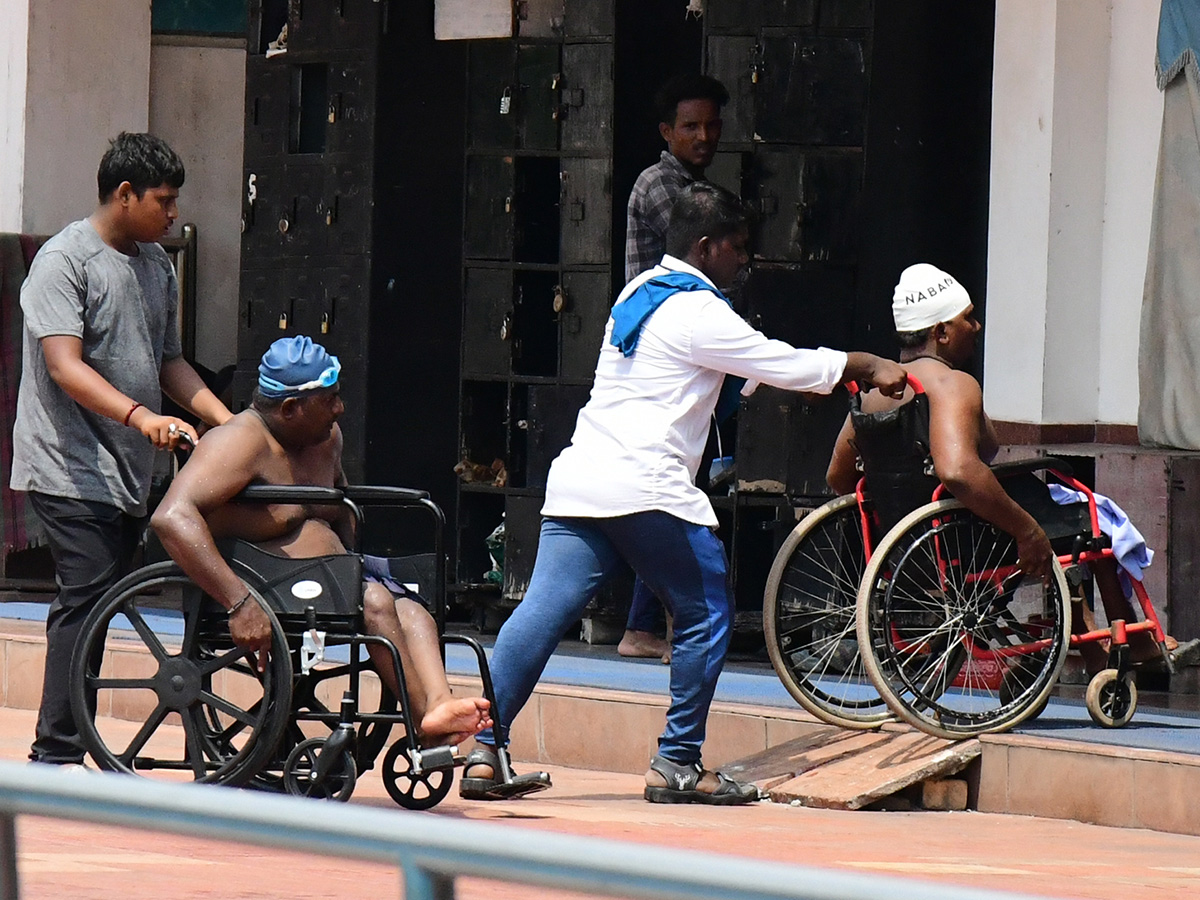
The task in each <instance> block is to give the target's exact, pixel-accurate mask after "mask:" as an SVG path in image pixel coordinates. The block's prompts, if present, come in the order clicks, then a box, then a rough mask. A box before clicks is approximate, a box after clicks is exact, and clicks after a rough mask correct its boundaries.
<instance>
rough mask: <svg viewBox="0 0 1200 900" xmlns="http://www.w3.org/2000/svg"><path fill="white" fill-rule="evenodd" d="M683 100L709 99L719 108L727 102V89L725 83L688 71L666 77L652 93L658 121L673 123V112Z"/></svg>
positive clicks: (667, 123)
mask: <svg viewBox="0 0 1200 900" xmlns="http://www.w3.org/2000/svg"><path fill="white" fill-rule="evenodd" d="M684 100H711V101H712V102H713V103H715V104H717V108H718V109H720V108H721V107H722V106H724V105H725V104H726V103H728V102H729V91H727V90H725V85H723V84H721V82H719V81H717V79H715V78H711V77H709V76H708V75H700V74H698V73H694V72H692V73H688V74H685V75H676V76H674V77H673V78H669V79H667V81H665V82H664V83H663V85H662V87H660V88H659V89H658V91H657V92H655V94H654V108H655V109H656V110H657V111H658V121H660V122H662V123H663V124H665V125H674V124H675V113H676V112H677V109H678V107H679V104H680V103H682V102H683V101H684Z"/></svg>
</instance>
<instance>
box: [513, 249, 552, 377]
mask: <svg viewBox="0 0 1200 900" xmlns="http://www.w3.org/2000/svg"><path fill="white" fill-rule="evenodd" d="M513 280H514V287H515V290H514V291H513V306H512V310H513V314H512V322H513V335H512V341H511V343H512V370H513V374H514V375H535V376H542V377H547V378H553V377H554V376H555V375H557V374H558V320H557V316H556V315H555V312H554V297H555V283H556V282H557V281H558V276H557V275H556V274H555V273H554V272H518V273H516V275H515V277H514V279H513Z"/></svg>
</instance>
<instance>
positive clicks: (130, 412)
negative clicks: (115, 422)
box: [124, 403, 142, 427]
mask: <svg viewBox="0 0 1200 900" xmlns="http://www.w3.org/2000/svg"><path fill="white" fill-rule="evenodd" d="M141 405H142V404H140V403H135V404H133V406H131V407H129V412H127V413H125V422H124V424H125V426H126V427H128V426H129V420H130V419H132V418H133V414H134V412H135V411H136V410H137V408H138V407H139V406H141Z"/></svg>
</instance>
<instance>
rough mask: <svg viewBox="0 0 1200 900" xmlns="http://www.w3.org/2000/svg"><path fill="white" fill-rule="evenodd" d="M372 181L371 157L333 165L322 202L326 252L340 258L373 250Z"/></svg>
mask: <svg viewBox="0 0 1200 900" xmlns="http://www.w3.org/2000/svg"><path fill="white" fill-rule="evenodd" d="M372 181H373V179H372V178H371V162H370V159H369V157H368V158H367V159H350V160H347V161H345V162H340V163H333V164H332V165H330V167H329V170H328V172H327V173H326V175H325V181H324V189H323V198H322V207H323V213H324V215H323V223H322V224H323V225H324V230H325V241H324V252H326V253H330V254H334V255H339V256H340V255H344V254H348V253H365V252H367V251H368V250H369V249H370V247H371V215H372V212H373V210H372V194H373V192H372ZM364 299H365V298H364Z"/></svg>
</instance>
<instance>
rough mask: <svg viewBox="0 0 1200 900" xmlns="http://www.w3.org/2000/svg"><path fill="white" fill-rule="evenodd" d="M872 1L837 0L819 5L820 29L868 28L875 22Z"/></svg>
mask: <svg viewBox="0 0 1200 900" xmlns="http://www.w3.org/2000/svg"><path fill="white" fill-rule="evenodd" d="M874 7H875V4H874V3H873V2H872V0H838V2H837V3H822V4H821V27H822V28H870V27H871V25H873V24H874V22H875V9H874Z"/></svg>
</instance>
